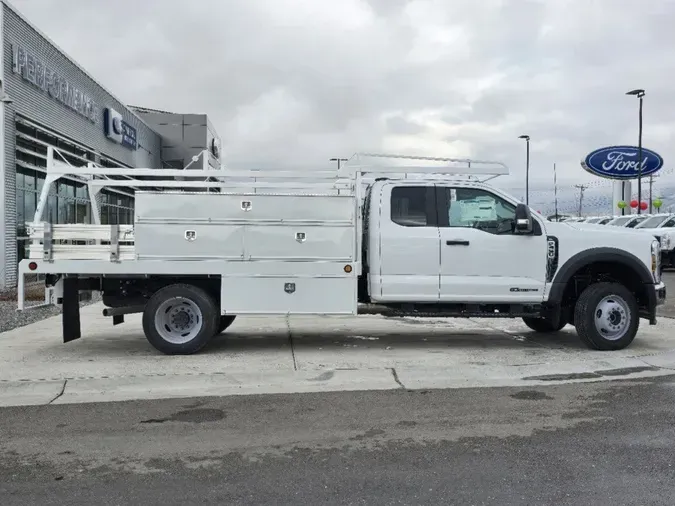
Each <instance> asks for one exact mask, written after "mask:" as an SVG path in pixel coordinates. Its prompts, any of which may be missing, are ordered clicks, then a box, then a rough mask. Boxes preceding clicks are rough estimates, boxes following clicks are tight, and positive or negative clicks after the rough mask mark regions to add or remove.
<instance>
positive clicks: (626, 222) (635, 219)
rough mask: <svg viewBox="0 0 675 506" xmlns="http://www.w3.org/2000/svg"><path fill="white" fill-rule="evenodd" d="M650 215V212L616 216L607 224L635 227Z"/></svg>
mask: <svg viewBox="0 0 675 506" xmlns="http://www.w3.org/2000/svg"><path fill="white" fill-rule="evenodd" d="M650 216H651V215H649V214H627V215H625V216H616V217H615V218H614V219H612V220H610V221H609V222H608V223H607V225H611V226H613V227H626V228H635V227H636V226H637V225H639V224H640V223H642V222H643V221H645V220H647V219H648V218H649V217H650Z"/></svg>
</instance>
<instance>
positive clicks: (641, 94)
mask: <svg viewBox="0 0 675 506" xmlns="http://www.w3.org/2000/svg"><path fill="white" fill-rule="evenodd" d="M626 95H633V96H636V97H637V98H638V99H639V100H640V112H639V113H638V208H637V212H638V214H640V208H641V205H642V98H643V97H644V96H645V90H641V89H637V90H633V91H629V92H628V93H626Z"/></svg>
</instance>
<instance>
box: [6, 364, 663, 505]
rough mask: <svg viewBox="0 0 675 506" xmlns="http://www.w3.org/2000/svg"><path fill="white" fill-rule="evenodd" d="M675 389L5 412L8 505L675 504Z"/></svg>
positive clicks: (554, 389) (572, 388)
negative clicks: (674, 407) (674, 457)
mask: <svg viewBox="0 0 675 506" xmlns="http://www.w3.org/2000/svg"><path fill="white" fill-rule="evenodd" d="M674 405H675V381H673V377H661V378H651V379H649V380H644V379H643V380H639V381H637V380H634V381H626V382H624V381H614V382H599V383H584V384H568V385H558V386H551V387H537V388H482V389H447V390H431V391H425V390H422V391H405V390H395V391H380V392H375V391H371V392H334V393H311V394H294V395H259V396H231V397H222V398H208V399H181V400H178V399H170V400H154V401H133V402H123V403H103V404H73V405H52V406H30V407H12V408H4V409H1V410H0V433H1V434H2V439H1V441H0V503H1V504H2V505H3V506H14V505H26V504H35V505H41V506H47V505H63V504H68V505H73V506H74V505H87V506H90V505H91V504H101V505H106V504H144V505H154V504H162V505H186V504H219V505H222V504H274V505H286V504H289V505H290V504H311V505H321V504H368V505H371V504H444V505H446V504H461V505H470V504H475V505H500V506H508V505H535V504H536V505H557V506H558V505H589V504H593V505H611V506H616V505H628V504H631V505H632V504H649V505H661V504H662V505H669V506H672V504H675V467H673V466H674V465H675V462H674V461H673V455H675V410H674V409H673V406H674Z"/></svg>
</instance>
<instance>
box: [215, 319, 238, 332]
mask: <svg viewBox="0 0 675 506" xmlns="http://www.w3.org/2000/svg"><path fill="white" fill-rule="evenodd" d="M236 318H237V317H236V316H235V315H231V314H228V315H223V316H221V317H220V322H219V323H218V330H217V331H216V335H220V334H222V333H223V332H225V331H226V330H227V329H228V328H229V327H230V325H232V324H233V323H234V320H235V319H236Z"/></svg>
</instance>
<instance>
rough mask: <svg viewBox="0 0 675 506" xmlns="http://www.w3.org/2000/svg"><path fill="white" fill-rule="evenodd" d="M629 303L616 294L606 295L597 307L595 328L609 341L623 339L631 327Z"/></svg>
mask: <svg viewBox="0 0 675 506" xmlns="http://www.w3.org/2000/svg"><path fill="white" fill-rule="evenodd" d="M630 321H631V312H630V306H629V305H628V303H627V302H626V301H625V300H624V299H623V298H621V297H618V296H616V295H608V296H606V297H604V298H603V299H602V300H601V301H600V302H599V303H598V305H597V306H596V307H595V328H596V330H597V331H598V333H599V334H600V335H601V336H602V337H604V338H605V339H607V340H608V341H617V340H619V339H621V338H622V337H623V336H624V335H625V334H626V332H628V329H629V327H630Z"/></svg>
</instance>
